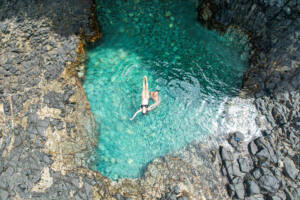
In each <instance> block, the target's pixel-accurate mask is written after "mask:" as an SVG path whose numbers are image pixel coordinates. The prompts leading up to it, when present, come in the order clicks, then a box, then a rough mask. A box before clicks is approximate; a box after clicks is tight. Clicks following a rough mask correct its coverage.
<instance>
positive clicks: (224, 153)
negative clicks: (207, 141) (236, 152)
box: [220, 147, 233, 161]
mask: <svg viewBox="0 0 300 200" xmlns="http://www.w3.org/2000/svg"><path fill="white" fill-rule="evenodd" d="M220 154H221V158H222V160H229V161H232V160H233V153H232V152H231V151H229V150H227V149H225V148H224V147H220Z"/></svg>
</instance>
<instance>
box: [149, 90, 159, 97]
mask: <svg viewBox="0 0 300 200" xmlns="http://www.w3.org/2000/svg"><path fill="white" fill-rule="evenodd" d="M150 95H151V97H157V96H158V91H157V90H156V91H154V92H150Z"/></svg>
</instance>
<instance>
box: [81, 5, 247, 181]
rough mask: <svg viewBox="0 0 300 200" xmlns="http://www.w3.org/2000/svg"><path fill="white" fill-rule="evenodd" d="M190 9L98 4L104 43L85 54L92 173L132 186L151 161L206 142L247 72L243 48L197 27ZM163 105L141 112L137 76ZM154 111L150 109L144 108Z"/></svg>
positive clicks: (232, 38)
mask: <svg viewBox="0 0 300 200" xmlns="http://www.w3.org/2000/svg"><path fill="white" fill-rule="evenodd" d="M196 6H197V4H196V1H194V0H173V1H171V0H164V1H162V0H160V1H159V0H156V1H140V0H134V1H130V0H127V1H124V0H119V1H104V2H102V1H101V2H100V1H97V13H98V20H99V23H100V25H101V28H102V32H103V38H102V39H101V41H100V42H99V43H98V44H97V46H96V47H94V48H91V49H88V52H87V60H86V63H87V72H86V76H85V81H84V84H83V87H84V90H85V93H86V95H87V98H88V100H89V102H90V105H91V110H92V112H93V114H94V117H95V120H96V122H97V125H98V132H99V138H98V139H99V145H98V149H97V155H94V159H95V165H94V166H93V167H94V168H95V169H96V170H98V171H100V172H101V173H102V174H104V175H105V176H107V177H109V178H111V179H115V180H116V179H119V178H136V177H139V176H141V174H142V171H143V168H144V167H145V166H146V165H147V164H148V163H149V162H151V161H152V160H153V159H154V158H156V157H159V156H162V155H165V154H166V153H168V152H170V151H174V150H178V149H181V148H183V147H184V146H185V145H186V144H188V143H190V142H191V141H193V140H201V139H202V138H203V137H204V136H205V135H209V134H212V127H213V126H215V124H218V123H219V121H220V115H219V113H220V112H222V109H223V108H222V107H221V105H222V104H224V102H225V101H227V100H228V99H230V98H233V97H235V96H236V95H237V94H238V92H239V89H240V87H241V83H242V76H243V73H244V72H245V71H246V70H247V67H248V51H249V50H248V49H249V48H248V41H247V39H246V38H245V37H244V36H243V35H241V34H239V33H237V32H234V31H231V32H228V33H227V34H225V35H224V36H220V35H218V34H217V33H216V32H214V31H208V30H206V29H204V28H203V27H201V26H200V25H199V24H198V23H197V21H196V15H197V13H196ZM144 75H146V76H148V79H149V87H150V90H151V91H153V90H159V94H160V98H161V105H160V106H159V107H158V108H156V109H155V110H153V111H151V112H150V113H148V114H147V115H145V116H143V115H141V114H140V115H138V116H137V118H136V119H135V120H134V121H130V120H129V118H130V117H131V116H132V115H133V114H134V113H135V112H136V110H137V109H139V108H140V103H141V91H142V80H143V76H144ZM151 103H153V102H152V101H150V104H151Z"/></svg>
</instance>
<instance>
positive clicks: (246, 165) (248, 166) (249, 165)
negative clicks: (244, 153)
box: [238, 158, 253, 173]
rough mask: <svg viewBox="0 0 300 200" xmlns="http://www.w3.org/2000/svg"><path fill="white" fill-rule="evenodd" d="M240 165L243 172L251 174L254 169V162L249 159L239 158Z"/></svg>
mask: <svg viewBox="0 0 300 200" xmlns="http://www.w3.org/2000/svg"><path fill="white" fill-rule="evenodd" d="M238 163H239V166H240V170H241V171H242V172H245V173H247V172H250V171H251V170H252V169H253V162H252V160H251V159H249V158H239V159H238Z"/></svg>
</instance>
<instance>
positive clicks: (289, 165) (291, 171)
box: [283, 157, 299, 179]
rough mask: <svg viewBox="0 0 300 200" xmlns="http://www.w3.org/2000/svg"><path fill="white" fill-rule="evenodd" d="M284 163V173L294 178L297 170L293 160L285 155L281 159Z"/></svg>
mask: <svg viewBox="0 0 300 200" xmlns="http://www.w3.org/2000/svg"><path fill="white" fill-rule="evenodd" d="M283 164H284V173H285V174H286V175H287V176H288V177H290V178H291V179H295V178H296V177H297V175H298V173H299V170H298V169H297V168H296V166H295V164H294V162H293V160H291V159H289V158H288V157H285V158H284V160H283Z"/></svg>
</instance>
